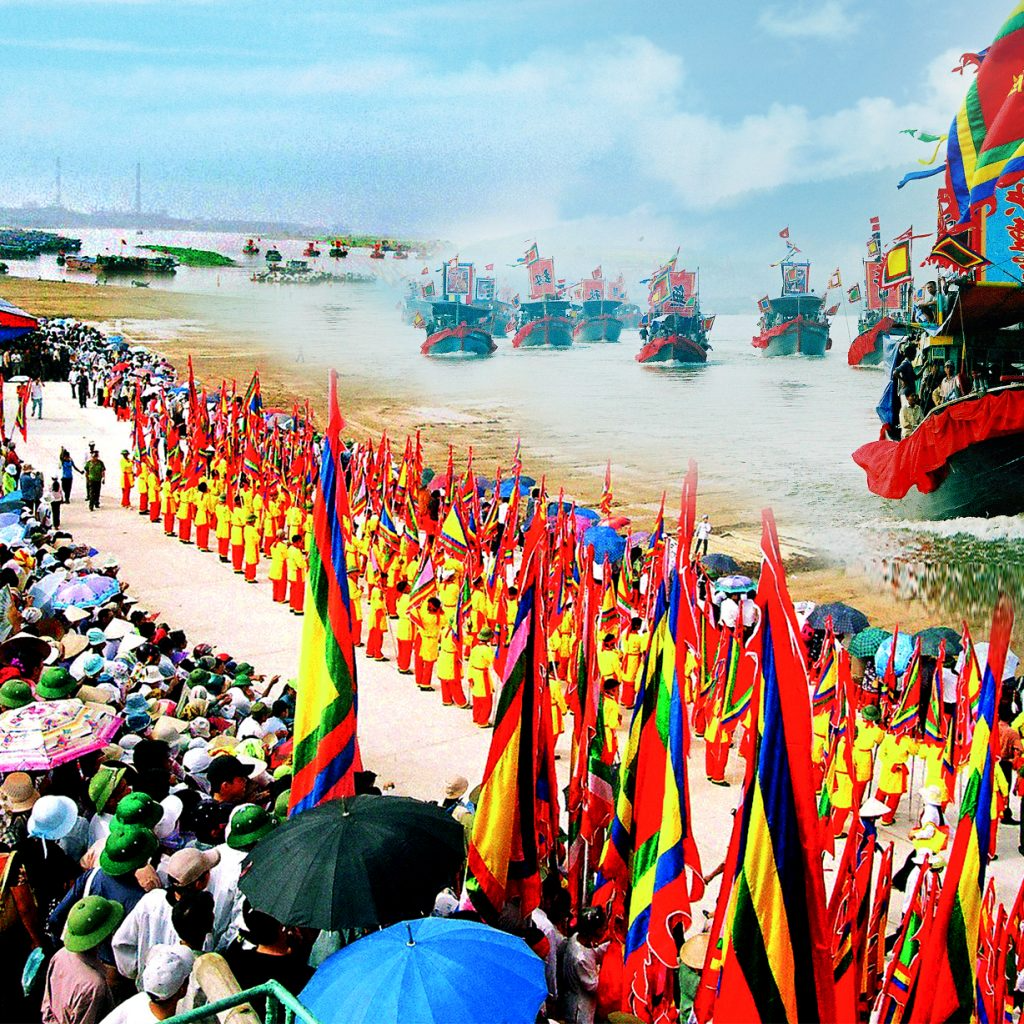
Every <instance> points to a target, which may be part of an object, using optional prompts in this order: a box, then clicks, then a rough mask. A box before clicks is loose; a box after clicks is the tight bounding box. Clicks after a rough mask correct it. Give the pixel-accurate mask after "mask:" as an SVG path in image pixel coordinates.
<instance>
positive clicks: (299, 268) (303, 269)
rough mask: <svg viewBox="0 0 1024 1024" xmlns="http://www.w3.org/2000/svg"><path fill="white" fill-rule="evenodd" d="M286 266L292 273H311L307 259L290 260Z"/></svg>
mask: <svg viewBox="0 0 1024 1024" xmlns="http://www.w3.org/2000/svg"><path fill="white" fill-rule="evenodd" d="M284 267H285V269H286V270H287V271H288V272H289V273H291V274H308V273H309V264H308V263H307V262H306V261H305V260H289V261H288V262H287V263H286V264H284Z"/></svg>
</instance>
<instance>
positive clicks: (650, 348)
mask: <svg viewBox="0 0 1024 1024" xmlns="http://www.w3.org/2000/svg"><path fill="white" fill-rule="evenodd" d="M708 319H710V320H713V319H714V318H713V317H710V318H708ZM709 327H710V325H709V324H708V322H707V320H706V319H704V318H702V317H701V315H700V311H699V309H698V310H697V311H696V312H695V313H694V314H691V315H683V314H680V313H669V314H667V315H666V316H663V317H659V318H658V319H657V320H655V321H653V323H652V325H651V334H650V338H649V339H648V340H647V342H646V343H645V344H644V347H643V348H642V349H640V351H639V352H638V353H637V355H636V361H637V362H638V363H643V364H644V365H645V366H649V365H657V366H694V365H700V364H702V363H706V362H707V361H708V352H710V351H711V343H710V341H708V329H709Z"/></svg>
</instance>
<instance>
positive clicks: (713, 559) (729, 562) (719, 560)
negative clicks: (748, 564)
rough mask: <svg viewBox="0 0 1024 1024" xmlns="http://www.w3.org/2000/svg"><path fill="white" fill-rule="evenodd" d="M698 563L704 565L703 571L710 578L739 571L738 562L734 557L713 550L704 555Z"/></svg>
mask: <svg viewBox="0 0 1024 1024" xmlns="http://www.w3.org/2000/svg"><path fill="white" fill-rule="evenodd" d="M700 564H701V565H702V566H704V571H705V572H706V573H707V574H708V575H709V576H710V577H711V578H712V579H715V578H716V577H718V576H726V575H728V574H729V573H732V572H739V571H740V563H739V562H737V561H736V559H735V558H732V557H730V556H729V555H719V554H716V553H715V552H714V551H712V552H711V554H710V555H705V556H704V557H703V558H702V559H701V560H700Z"/></svg>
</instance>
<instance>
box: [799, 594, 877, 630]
mask: <svg viewBox="0 0 1024 1024" xmlns="http://www.w3.org/2000/svg"><path fill="white" fill-rule="evenodd" d="M828 618H831V619H832V629H833V630H834V631H835V632H836V633H842V634H843V635H844V636H850V635H851V634H852V633H859V632H860V631H861V630H862V629H867V628H868V617H867V616H866V615H865V614H864V613H863V612H861V611H858V610H857V609H856V608H851V607H850V606H849V605H848V604H842V603H841V602H839V601H834V602H833V603H832V604H819V605H818V607H817V608H815V609H814V611H813V612H811V614H810V615H808V616H807V621H808V622H809V623H810V624H811V628H812V629H824V628H825V620H826V619H828Z"/></svg>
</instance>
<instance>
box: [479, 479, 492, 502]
mask: <svg viewBox="0 0 1024 1024" xmlns="http://www.w3.org/2000/svg"><path fill="white" fill-rule="evenodd" d="M493 487H494V481H493V480H488V479H487V477H485V476H478V477H477V478H476V493H477V494H479V495H480V497H481V498H482V497H483V496H484V495H485V494H486V493H487V492H488V491H489V490H491V489H493Z"/></svg>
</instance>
